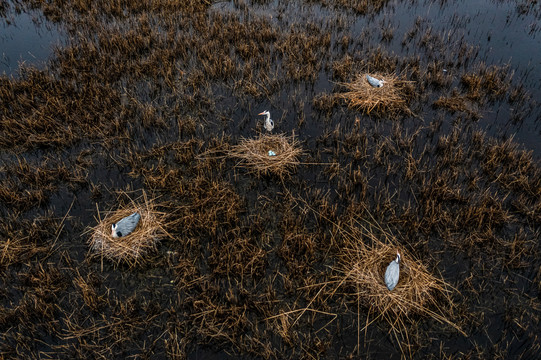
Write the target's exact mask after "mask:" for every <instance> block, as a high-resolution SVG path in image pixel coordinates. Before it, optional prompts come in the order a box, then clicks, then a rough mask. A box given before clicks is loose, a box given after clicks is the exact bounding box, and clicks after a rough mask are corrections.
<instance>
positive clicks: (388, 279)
mask: <svg viewBox="0 0 541 360" xmlns="http://www.w3.org/2000/svg"><path fill="white" fill-rule="evenodd" d="M399 277H400V254H399V253H398V251H397V252H396V259H394V260H393V261H391V263H390V264H389V266H387V270H385V285H387V289H389V290H393V289H394V288H395V286H396V284H398V278H399Z"/></svg>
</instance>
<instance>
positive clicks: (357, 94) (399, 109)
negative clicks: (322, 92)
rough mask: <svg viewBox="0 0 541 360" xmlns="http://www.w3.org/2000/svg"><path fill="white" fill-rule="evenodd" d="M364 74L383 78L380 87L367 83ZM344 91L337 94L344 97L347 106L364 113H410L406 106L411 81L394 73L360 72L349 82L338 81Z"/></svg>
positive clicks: (380, 114) (381, 114)
mask: <svg viewBox="0 0 541 360" xmlns="http://www.w3.org/2000/svg"><path fill="white" fill-rule="evenodd" d="M366 75H370V76H372V77H375V78H376V79H379V80H384V81H385V82H384V84H383V86H382V87H379V88H378V87H373V86H372V85H370V84H369V83H368V80H367V79H366ZM340 85H342V86H343V87H345V88H346V90H347V91H346V92H343V93H341V94H339V95H338V97H340V98H342V99H345V100H346V102H347V104H348V106H349V107H352V108H357V109H360V110H361V111H362V112H364V113H365V114H368V115H370V114H373V113H375V114H376V115H379V116H383V115H388V116H389V115H396V114H399V113H407V114H412V113H411V110H410V109H409V107H408V102H409V100H408V98H409V95H408V94H409V93H411V91H412V90H411V89H412V88H411V81H406V80H401V79H400V78H399V77H398V76H396V75H394V74H380V73H370V74H366V73H362V74H358V75H357V76H356V77H355V80H354V81H353V82H351V83H340Z"/></svg>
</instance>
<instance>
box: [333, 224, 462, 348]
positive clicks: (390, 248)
mask: <svg viewBox="0 0 541 360" xmlns="http://www.w3.org/2000/svg"><path fill="white" fill-rule="evenodd" d="M344 236H345V239H346V243H347V247H346V248H345V249H344V252H343V254H342V256H341V259H340V264H341V273H342V274H343V275H341V277H340V284H341V285H343V286H345V288H347V289H348V293H350V295H352V298H353V299H354V301H357V302H358V303H359V304H360V305H361V306H363V307H367V308H368V310H369V311H368V319H367V325H366V326H368V325H369V324H371V323H372V322H374V321H376V320H377V319H383V320H384V321H385V322H387V323H388V324H389V325H390V332H392V333H393V335H394V337H395V338H396V339H397V341H398V344H399V346H400V347H401V348H402V344H403V343H404V344H405V345H408V344H407V339H408V326H407V324H408V321H407V320H408V319H411V318H412V316H413V315H420V316H427V317H431V318H433V319H435V320H437V321H439V322H441V323H446V324H449V325H451V326H453V327H454V328H455V329H457V330H459V331H460V329H459V328H458V327H457V326H456V325H455V324H454V323H453V322H451V320H449V317H451V315H452V313H451V312H452V309H453V302H452V299H451V295H452V292H453V290H454V289H453V288H452V287H451V286H450V285H449V284H447V283H446V282H445V281H444V280H443V279H441V278H439V277H437V276H435V275H433V274H431V273H430V272H429V271H428V269H427V268H426V267H425V266H424V265H423V263H422V262H421V261H420V260H418V259H416V258H415V257H414V256H413V254H410V253H409V252H407V251H405V249H403V248H401V247H399V246H397V242H396V239H395V238H394V237H393V236H392V235H391V234H390V232H389V231H386V230H384V229H383V228H381V227H380V226H378V225H373V224H370V225H369V224H359V223H358V224H357V226H356V227H354V228H352V229H351V231H347V232H344ZM397 250H399V252H400V255H401V261H400V278H399V281H398V284H397V285H396V287H395V288H394V289H393V290H391V291H389V290H388V289H387V287H386V285H385V282H384V274H385V270H386V268H387V266H388V265H389V263H390V262H391V261H392V260H394V259H395V258H396V252H397ZM403 350H404V349H403Z"/></svg>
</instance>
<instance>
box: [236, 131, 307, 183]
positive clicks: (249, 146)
mask: <svg viewBox="0 0 541 360" xmlns="http://www.w3.org/2000/svg"><path fill="white" fill-rule="evenodd" d="M269 151H272V152H274V153H275V154H276V155H273V156H270V155H269ZM227 154H228V156H230V157H234V158H237V159H239V161H238V163H237V165H236V166H238V167H244V168H248V169H249V170H250V171H251V172H255V173H257V174H258V175H261V174H263V175H267V174H274V175H278V176H280V177H284V176H288V175H290V174H291V172H292V171H293V170H294V169H295V168H296V166H297V165H299V164H300V161H299V158H300V156H301V155H303V149H302V147H301V146H300V143H299V141H298V140H297V139H295V134H293V135H291V136H286V135H284V134H276V135H260V136H259V137H258V138H255V139H242V140H241V141H240V143H239V144H238V145H235V146H233V147H232V148H231V149H230V150H229V151H228V153H227Z"/></svg>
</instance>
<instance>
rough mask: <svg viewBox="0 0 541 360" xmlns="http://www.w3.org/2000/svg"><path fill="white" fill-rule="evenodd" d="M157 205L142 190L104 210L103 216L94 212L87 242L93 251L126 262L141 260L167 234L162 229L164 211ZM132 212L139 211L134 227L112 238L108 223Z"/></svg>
mask: <svg viewBox="0 0 541 360" xmlns="http://www.w3.org/2000/svg"><path fill="white" fill-rule="evenodd" d="M121 195H125V194H121ZM157 206H158V205H157V204H156V203H155V200H153V199H149V198H147V196H146V194H143V195H142V197H141V198H140V199H138V200H130V201H129V203H127V204H126V205H123V206H121V207H120V208H118V209H117V210H114V211H109V212H107V213H106V215H105V218H103V219H100V218H99V217H100V216H99V214H98V224H97V225H96V226H95V227H93V228H92V229H90V232H91V237H90V240H89V244H90V250H91V251H92V253H93V255H95V256H102V257H105V258H108V259H110V260H113V261H115V262H126V263H128V264H130V265H135V264H137V263H139V262H140V261H142V259H143V257H144V255H146V254H148V253H149V252H151V251H155V250H156V247H157V245H158V243H159V242H160V241H161V240H162V239H164V238H165V237H167V236H169V234H168V233H167V231H166V230H165V228H166V226H167V221H166V218H167V216H166V213H164V212H161V211H158V210H157ZM134 212H138V213H139V214H140V215H141V219H140V221H139V223H138V224H137V227H136V228H135V230H134V231H133V232H132V233H131V234H128V235H126V236H122V237H117V238H114V237H113V236H112V234H111V225H112V224H114V223H116V222H118V221H119V220H120V219H122V218H124V217H126V216H129V215H131V214H133V213H134Z"/></svg>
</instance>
